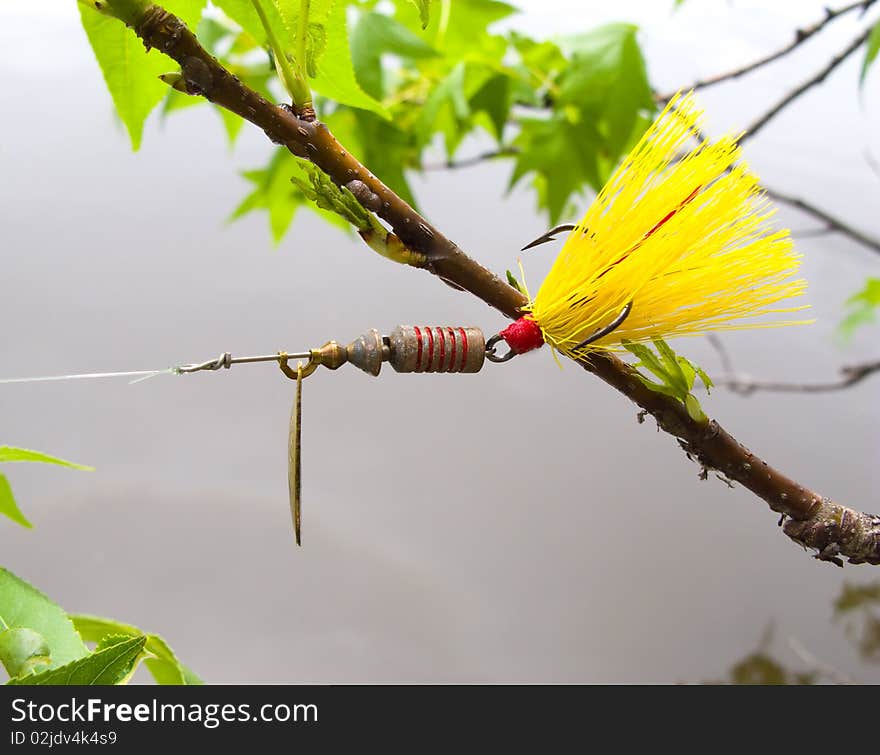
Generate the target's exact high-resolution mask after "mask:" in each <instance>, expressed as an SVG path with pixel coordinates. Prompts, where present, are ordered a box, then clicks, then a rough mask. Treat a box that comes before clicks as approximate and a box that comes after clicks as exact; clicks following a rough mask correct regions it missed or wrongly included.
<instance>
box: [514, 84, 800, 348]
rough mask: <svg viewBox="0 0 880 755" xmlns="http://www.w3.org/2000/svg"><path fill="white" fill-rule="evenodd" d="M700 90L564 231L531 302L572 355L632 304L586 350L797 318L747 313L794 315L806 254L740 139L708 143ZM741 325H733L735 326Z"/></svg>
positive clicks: (647, 137) (668, 116)
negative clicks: (778, 223) (747, 161)
mask: <svg viewBox="0 0 880 755" xmlns="http://www.w3.org/2000/svg"><path fill="white" fill-rule="evenodd" d="M701 115H702V113H701V111H700V110H698V109H697V107H696V104H695V101H694V97H693V93H689V94H687V95H685V96H683V97H682V96H676V97H674V98H673V99H672V100H671V101H670V102H669V104H668V105H667V106H666V108H665V110H664V111H663V112H662V113H661V114H660V115H659V116H658V118H657V119H656V120H655V121H654V123H653V124H652V125H651V127H650V128H649V129H648V130H647V131H646V132H645V134H644V136H643V137H642V139H641V141H639V143H638V144H637V145H636V146H635V148H634V149H633V150H632V152H631V153H630V154H629V155H628V156H627V157H626V159H625V160H624V161H623V163H622V164H621V165H620V167H619V168H617V170H616V171H615V172H614V174H613V175H612V176H611V178H610V179H609V181H608V183H607V184H606V185H605V187H604V188H603V189H602V191H601V192H600V193H599V195H598V197H597V198H596V200H595V201H594V202H593V204H592V206H591V207H590V208H589V210H587V213H586V215H584V218H583V220H581V222H580V223H579V224H578V226H577V228H575V229H574V230H573V231H572V232H571V234H570V235H569V237H568V240H567V241H566V243H565V246H564V247H563V249H562V251H561V252H560V254H559V257H558V258H557V260H556V262H555V263H554V264H553V267H552V269H551V270H550V273H549V274H548V275H547V278H546V279H545V280H544V282H543V284H542V285H541V288H540V290H539V291H538V293H537V295H536V296H535V298H534V300H532V301H531V302H530V304H529V306H528V308H527V310H526V311H527V312H529V313H530V316H531V317H532V318H533V319H534V320H535V321H536V322H537V324H538V326H539V327H540V328H541V331H542V332H543V334H544V340H545V341H547V342H548V343H549V344H550V345H551V346H553V347H554V348H557V349H559V350H560V351H563V352H566V353H572V352H573V350H574V349H575V347H576V346H577V344H579V343H580V342H581V341H583V340H584V339H586V338H587V337H589V336H590V335H591V334H592V333H595V332H596V331H597V330H599V329H600V328H602V327H604V326H606V325H608V324H609V323H610V322H611V321H613V320H614V318H615V317H617V316H618V315H619V314H620V312H621V311H622V310H623V308H624V307H625V306H626V304H627V303H628V302H632V311H631V312H630V314H629V316H628V317H627V318H626V320H625V321H624V322H623V324H622V325H621V326H620V327H619V328H617V329H616V330H615V331H613V332H612V333H610V334H609V335H607V336H605V337H604V338H601V339H599V340H598V341H596V342H595V343H593V344H591V345H590V346H589V347H587V348H588V349H614V348H616V347H618V346H619V345H620V343H621V341H623V340H630V341H646V340H649V339H651V338H672V337H675V336H684V335H696V334H700V333H705V332H706V331H712V330H729V329H739V328H755V327H770V326H776V325H787V324H793V323H791V322H790V321H788V322H779V321H767V320H760V321H758V322H741V321H740V318H748V317H757V316H760V315H764V314H767V313H778V312H793V311H797V310H800V309H805V307H803V306H801V307H792V306H786V307H783V308H774V307H773V306H772V305H774V304H776V303H777V302H780V301H782V300H785V299H789V298H791V297H795V296H800V295H802V294H803V293H804V291H805V289H806V281H804V280H795V279H793V277H792V276H793V275H794V274H795V273H796V272H797V269H798V266H799V264H800V255H798V254H796V253H795V252H794V250H793V246H792V240H791V237H790V236H789V233H788V231H787V230H777V229H774V228H773V226H772V224H771V219H772V217H773V214H774V212H775V210H774V209H773V207H771V205H770V203H769V201H768V200H767V199H766V198H765V197H764V195H763V194H762V192H761V189H760V187H759V184H758V180H757V178H756V177H755V176H754V175H753V174H752V173H750V172H749V170H748V168H747V167H746V166H745V165H743V163H742V162H741V160H740V158H741V155H740V148H739V146H738V145H737V143H736V139H735V138H734V137H731V136H725V137H722V138H720V139H718V140H717V141H715V142H709V141H704V140H700V143H699V145H698V146H696V147H695V148H694V149H692V150H691V151H689V152H686V153H682V154H680V153H681V152H682V150H683V148H684V147H685V145H686V143H687V141H688V140H689V139H691V138H694V137H697V129H698V127H699V122H700V118H701ZM734 321H736V322H734Z"/></svg>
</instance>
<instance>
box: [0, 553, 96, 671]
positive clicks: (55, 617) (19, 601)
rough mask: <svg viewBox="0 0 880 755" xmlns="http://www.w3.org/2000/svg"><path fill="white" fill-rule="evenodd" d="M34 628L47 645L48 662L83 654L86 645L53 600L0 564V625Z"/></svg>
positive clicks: (65, 660) (62, 661) (59, 663)
mask: <svg viewBox="0 0 880 755" xmlns="http://www.w3.org/2000/svg"><path fill="white" fill-rule="evenodd" d="M15 628H23V629H30V630H32V631H34V632H37V633H38V634H39V635H41V636H42V637H43V639H44V640H45V641H46V643H47V645H48V648H49V659H50V661H49V666H50V668H56V667H58V666H62V665H64V664H66V663H69V662H71V661H74V660H76V659H78V658H83V657H84V656H86V655H87V654H88V652H89V651H88V648H86V646H85V645H84V644H83V641H82V639H81V638H80V636H79V634H78V633H77V631H76V629H75V628H74V626H73V623H72V622H71V621H70V619H69V618H68V617H67V615H66V614H65V613H64V611H62V610H61V608H59V607H58V606H57V605H56V604H55V603H53V602H52V601H51V600H49V598H47V597H46V596H45V595H43V593H41V592H40V591H39V590H37V589H36V588H34V587H32V586H31V585H29V584H28V583H27V582H25V581H24V580H23V579H20V578H19V577H16V576H15V575H14V574H13V573H12V572H10V571H8V570H6V569H3V568H0V629H2V630H7V629H15Z"/></svg>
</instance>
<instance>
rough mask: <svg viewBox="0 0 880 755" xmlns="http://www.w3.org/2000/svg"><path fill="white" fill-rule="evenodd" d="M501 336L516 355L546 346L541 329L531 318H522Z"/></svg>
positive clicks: (508, 327)
mask: <svg viewBox="0 0 880 755" xmlns="http://www.w3.org/2000/svg"><path fill="white" fill-rule="evenodd" d="M498 335H500V336H501V337H502V338H503V339H504V340H505V341H506V342H507V345H508V346H510V350H511V351H513V352H514V353H515V354H525V353H526V352H527V351H531V350H532V349H537V348H539V347H540V346H543V345H544V336H543V335H541V329H540V328H539V327H538V323H536V322H535V321H534V320H533V319H532V318H531V317H528V316H526V317H520V318H519V320H515V321H514V322H512V323H511V324H510V325H508V326H507V327H506V328H505V329H504V330H502V331H501V332H500V333H499V334H498Z"/></svg>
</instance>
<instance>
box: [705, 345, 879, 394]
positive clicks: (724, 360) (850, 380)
mask: <svg viewBox="0 0 880 755" xmlns="http://www.w3.org/2000/svg"><path fill="white" fill-rule="evenodd" d="M708 340H709V343H710V344H711V345H712V347H713V348H714V349H715V351H716V352H717V353H718V356H719V358H720V359H721V365H722V367H723V368H724V369H725V370H726V371H727V375H726V376H724V377H720V378H717V379H715V380H713V381H712V382H713V383H714V384H715V385H716V386H718V387H721V388H727V389H728V390H730V391H733V392H734V393H739V394H741V395H743V396H750V395H751V394H753V393H755V392H756V391H771V392H776V393H830V392H832V391H842V390H845V389H847V388H852V387H853V386H854V385H858V384H859V383H861V382H862V381H863V380H865V379H866V378H868V377H870V376H871V375H875V374H880V360H877V361H876V362H864V363H862V364H851V365H848V366H845V367H841V368H840V378H839V379H838V380H832V381H828V382H825V383H801V382H790V381H770V380H753V379H752V378H750V377H747V376H745V375H740V374H737V371H736V369H734V365H733V360H732V359H731V358H730V354H729V353H728V351H727V349H726V348H725V346H724V344H723V343H722V341H721V339H720V338H718V336H717V335H715V334H714V333H712V334H710V335H709V336H708Z"/></svg>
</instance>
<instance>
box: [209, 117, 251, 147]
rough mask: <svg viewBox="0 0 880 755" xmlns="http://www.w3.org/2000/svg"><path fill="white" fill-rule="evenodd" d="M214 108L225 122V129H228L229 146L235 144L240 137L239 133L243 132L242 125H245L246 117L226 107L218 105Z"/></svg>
mask: <svg viewBox="0 0 880 755" xmlns="http://www.w3.org/2000/svg"><path fill="white" fill-rule="evenodd" d="M214 109H215V110H216V111H217V114H218V115H219V116H220V120H221V121H222V122H223V129H224V131H226V138H227V139H228V140H229V146H230V147H231V146H232V145H233V144H235V140H236V139H237V138H238V135H239V133H241V129H242V126H244V119H243V118H242V117H241V116H240V115H236V114H235V113H231V112H230V111H228V110H227V109H226V108H225V107H217V108H214Z"/></svg>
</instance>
